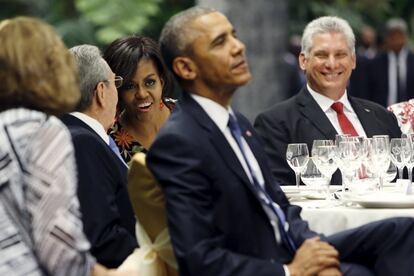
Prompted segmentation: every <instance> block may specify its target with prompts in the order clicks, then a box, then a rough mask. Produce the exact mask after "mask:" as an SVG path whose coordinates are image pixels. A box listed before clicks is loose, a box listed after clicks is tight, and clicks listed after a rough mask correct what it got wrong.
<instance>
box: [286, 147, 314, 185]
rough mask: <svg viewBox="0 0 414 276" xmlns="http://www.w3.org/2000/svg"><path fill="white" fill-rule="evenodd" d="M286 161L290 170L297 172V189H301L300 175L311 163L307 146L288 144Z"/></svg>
mask: <svg viewBox="0 0 414 276" xmlns="http://www.w3.org/2000/svg"><path fill="white" fill-rule="evenodd" d="M286 160H287V162H288V164H289V166H290V168H291V169H292V170H293V171H294V172H295V176H296V187H298V189H299V185H300V174H301V173H302V171H303V170H304V169H305V168H306V165H307V164H308V161H309V150H308V146H307V145H306V144H304V143H303V144H302V143H301V144H288V146H287V150H286Z"/></svg>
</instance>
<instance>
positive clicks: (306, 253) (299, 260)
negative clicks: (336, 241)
mask: <svg viewBox="0 0 414 276" xmlns="http://www.w3.org/2000/svg"><path fill="white" fill-rule="evenodd" d="M287 267H288V269H289V272H290V275H291V276H302V275H303V276H305V275H318V273H329V272H332V273H334V272H335V271H337V272H339V270H338V268H339V260H338V251H336V249H335V248H334V247H333V246H331V245H330V244H328V243H326V242H324V241H321V240H320V238H319V237H314V238H311V239H307V240H306V241H305V242H304V243H303V244H302V245H301V247H299V249H298V250H297V251H296V254H295V256H294V257H293V260H292V262H291V263H290V264H288V266H287ZM328 268H329V269H331V268H332V270H327V271H326V272H325V271H324V270H326V269H328ZM333 269H336V270H333ZM339 273H340V272H339ZM321 275H331V274H321ZM332 275H340V274H335V273H334V274H332Z"/></svg>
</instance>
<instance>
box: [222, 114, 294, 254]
mask: <svg viewBox="0 0 414 276" xmlns="http://www.w3.org/2000/svg"><path fill="white" fill-rule="evenodd" d="M229 115H230V116H229V123H228V126H229V128H230V132H231V134H232V135H233V138H234V139H235V140H236V142H237V145H238V146H239V148H240V151H241V153H242V155H243V158H244V161H245V162H246V165H247V168H248V169H249V172H250V175H251V176H252V181H253V183H252V184H253V187H254V189H255V190H256V192H257V194H258V195H259V198H260V201H261V202H262V204H263V205H265V206H268V207H269V209H270V210H272V211H273V212H274V213H275V215H276V217H277V218H278V226H279V232H280V236H281V238H282V240H283V242H284V243H285V245H286V246H287V247H288V249H290V250H291V251H292V253H294V252H295V251H296V246H295V243H294V242H293V239H292V238H291V237H290V235H289V233H288V232H287V231H286V230H285V225H286V217H285V214H284V213H283V211H282V209H280V207H279V206H278V205H276V204H275V203H274V202H273V200H272V199H271V197H270V196H269V194H268V193H267V192H266V190H265V189H264V188H263V187H262V186H261V185H260V184H259V182H258V181H257V176H256V173H255V172H254V170H252V167H251V165H250V163H249V160H248V159H247V156H246V152H245V150H244V146H243V143H242V133H241V130H240V127H239V124H238V123H237V119H236V117H234V115H232V114H229Z"/></svg>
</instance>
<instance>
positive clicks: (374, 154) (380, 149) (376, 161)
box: [371, 135, 391, 190]
mask: <svg viewBox="0 0 414 276" xmlns="http://www.w3.org/2000/svg"><path fill="white" fill-rule="evenodd" d="M390 161H391V158H390V140H389V136H388V135H374V136H373V137H372V149H371V164H372V167H373V169H374V171H375V172H376V174H377V175H378V177H379V189H380V190H382V187H383V182H384V174H385V172H386V170H387V168H388V167H389V165H390Z"/></svg>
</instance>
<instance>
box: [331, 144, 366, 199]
mask: <svg viewBox="0 0 414 276" xmlns="http://www.w3.org/2000/svg"><path fill="white" fill-rule="evenodd" d="M360 155H361V144H360V143H359V141H358V139H357V138H355V137H347V138H346V139H344V140H343V141H341V142H339V145H338V148H337V156H336V162H337V164H338V167H339V169H340V171H341V174H342V189H343V191H345V190H346V188H349V184H350V183H352V181H353V180H354V177H355V176H356V171H357V169H358V168H359V167H360V166H361V158H360Z"/></svg>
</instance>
